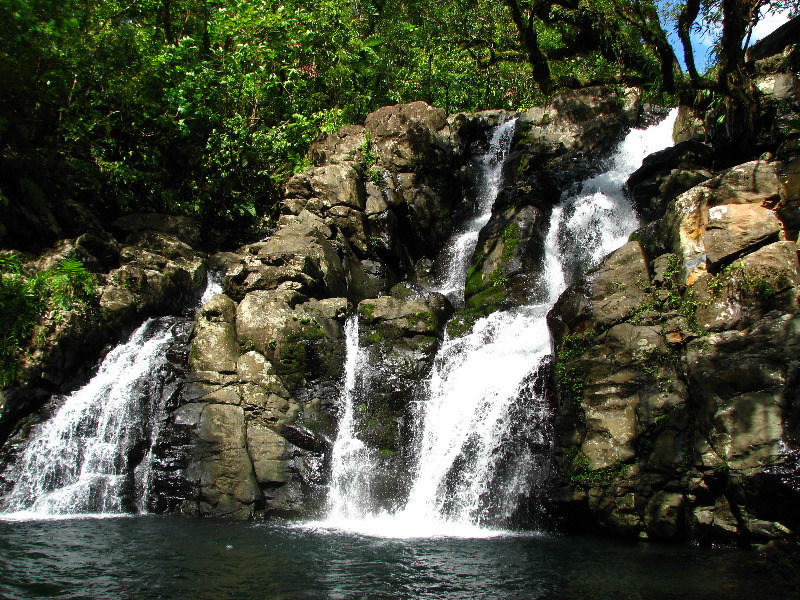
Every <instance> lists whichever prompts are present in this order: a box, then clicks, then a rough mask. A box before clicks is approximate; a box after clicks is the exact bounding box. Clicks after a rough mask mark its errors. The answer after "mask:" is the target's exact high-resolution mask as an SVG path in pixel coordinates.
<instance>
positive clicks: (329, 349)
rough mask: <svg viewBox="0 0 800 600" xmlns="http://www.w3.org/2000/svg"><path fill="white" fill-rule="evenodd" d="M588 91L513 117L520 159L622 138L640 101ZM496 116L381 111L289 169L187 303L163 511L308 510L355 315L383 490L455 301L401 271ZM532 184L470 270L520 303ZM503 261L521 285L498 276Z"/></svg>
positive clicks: (437, 229) (566, 157)
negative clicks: (220, 278) (220, 276)
mask: <svg viewBox="0 0 800 600" xmlns="http://www.w3.org/2000/svg"><path fill="white" fill-rule="evenodd" d="M599 91H600V90H591V91H590V92H588V93H586V94H583V95H577V96H563V97H559V98H557V99H556V100H555V101H554V102H553V104H552V105H551V106H550V107H548V109H547V111H546V112H543V113H542V114H539V113H536V114H531V115H528V116H527V117H523V119H522V120H523V123H525V127H524V132H523V133H521V134H520V135H519V140H520V141H519V143H518V146H519V147H518V150H517V156H518V159H517V161H518V162H519V163H520V164H523V163H524V166H521V167H519V169H520V171H521V172H525V173H527V176H528V177H529V179H531V180H533V179H535V178H536V177H539V175H537V174H536V173H535V171H536V169H535V167H534V163H535V161H534V160H533V159H532V158H531V156H529V154H530V153H531V152H534V150H533V149H534V148H535V152H538V153H539V154H537V155H536V158H539V157H545V158H546V159H547V160H548V161H549V162H548V163H547V164H548V165H549V168H550V169H551V172H550V173H548V174H547V175H546V177H549V178H550V179H552V180H553V181H556V180H566V179H567V178H569V177H572V175H568V174H567V172H569V171H574V168H573V167H572V166H571V163H572V162H574V161H575V160H577V158H578V157H579V156H583V155H585V154H589V153H598V152H601V151H602V150H604V149H607V148H610V146H611V144H612V143H613V140H609V139H608V138H607V137H604V136H602V135H601V133H600V132H601V131H605V132H606V133H607V132H608V131H609V130H612V131H613V132H614V135H617V134H621V133H622V131H623V129H624V128H625V127H627V126H629V125H630V123H631V122H632V120H633V119H634V118H635V114H634V113H637V111H638V105H637V104H636V102H634V101H633V100H632V99H631V97H629V96H625V95H618V94H615V93H611V92H608V94H601V95H600V96H596V95H595V92H599ZM534 112H535V111H534ZM506 118H507V115H506V114H504V113H502V112H499V111H495V112H487V113H478V114H475V115H468V114H459V115H454V116H452V117H449V118H448V117H447V116H446V115H445V113H444V112H443V111H441V110H440V109H436V108H432V107H430V106H427V105H426V104H424V103H421V102H415V103H412V104H408V105H400V106H390V107H384V108H382V109H380V110H378V111H376V112H375V113H373V114H371V115H369V116H368V118H367V120H366V123H365V125H364V127H355V126H348V127H345V128H342V129H340V130H339V131H338V132H337V133H336V134H333V135H328V136H326V137H324V138H322V139H320V140H318V141H317V142H316V143H315V144H314V145H313V146H312V148H311V149H310V153H309V156H310V158H311V160H312V161H313V164H314V166H313V167H312V168H311V169H310V170H308V171H306V172H304V173H300V174H298V175H295V176H294V177H293V178H292V179H291V180H290V181H289V182H288V184H287V187H286V195H285V199H284V200H283V202H282V204H281V212H282V216H281V218H280V220H279V222H278V227H277V229H276V231H275V232H274V234H273V235H272V236H271V237H269V238H268V239H266V240H265V241H262V242H258V243H255V244H251V245H249V246H245V247H243V248H241V249H239V250H238V251H237V253H235V255H234V256H228V257H227V259H226V260H227V261H228V263H229V267H228V269H227V274H226V277H225V281H224V284H223V289H224V292H225V294H224V295H220V296H217V297H215V298H213V299H212V300H211V301H209V302H208V303H207V304H206V305H205V306H203V307H202V308H201V309H200V310H199V312H198V318H197V322H196V327H195V333H194V338H193V340H192V344H191V350H190V358H189V370H190V373H189V376H188V379H189V382H190V383H188V384H187V385H186V387H185V388H184V390H183V395H182V400H181V403H180V405H179V406H178V407H177V408H176V409H175V410H174V411H173V412H172V414H171V416H170V424H171V425H170V427H168V428H167V429H168V430H169V431H171V434H168V435H172V436H173V437H174V439H173V441H171V442H170V443H169V445H171V446H173V447H179V446H180V447H183V448H184V449H185V451H184V452H182V453H177V454H173V457H172V460H173V464H174V469H175V470H176V471H178V472H182V473H184V478H185V486H184V487H185V489H186V490H190V491H189V492H185V493H184V494H183V499H182V500H179V497H180V494H178V493H173V492H169V491H165V493H164V495H163V501H162V507H161V509H163V510H172V511H182V512H186V513H191V514H202V515H226V516H233V517H249V516H252V515H255V514H261V513H265V514H271V513H276V512H277V513H280V514H310V513H313V512H314V510H315V509H316V508H317V507H318V501H319V500H320V498H321V496H322V492H323V487H322V486H323V485H324V483H325V478H326V476H327V470H326V456H327V454H326V452H327V450H328V449H329V447H330V444H331V441H330V440H331V439H333V438H334V437H335V434H336V422H337V418H338V413H339V410H340V409H341V407H340V405H339V400H338V395H339V390H340V384H341V378H342V369H343V364H344V358H345V339H344V334H343V326H344V324H345V320H346V319H347V318H348V316H350V315H353V314H354V313H355V315H356V316H357V318H358V319H359V322H360V327H359V332H360V336H359V337H360V340H359V346H360V352H361V357H362V360H364V361H367V362H368V363H369V364H370V365H374V367H373V368H372V369H369V370H363V372H362V380H361V381H360V383H359V385H360V393H361V397H362V398H363V401H362V402H361V404H359V407H358V410H357V411H356V412H357V415H356V421H357V424H356V427H357V429H358V431H359V436H360V438H361V439H362V440H363V441H364V442H365V443H366V444H367V445H368V446H369V447H371V448H372V449H373V450H374V451H375V453H376V455H378V456H380V457H381V460H382V461H383V463H385V464H384V467H385V468H386V471H387V473H391V477H387V478H386V481H385V482H383V483H381V484H380V485H381V486H384V487H386V488H387V490H388V489H391V490H394V491H393V492H391V493H392V494H394V493H396V492H397V490H400V489H402V488H403V481H404V480H405V478H406V477H407V475H408V473H407V467H408V464H407V463H408V461H407V459H408V458H409V457H410V454H411V453H410V446H411V443H412V434H413V432H412V431H410V429H409V426H410V421H411V415H410V408H409V406H410V405H409V403H410V402H411V401H413V400H418V399H419V393H420V389H421V386H422V385H423V384H424V382H425V381H426V379H427V377H428V374H429V373H430V370H431V368H432V362H433V359H434V357H435V354H436V350H437V349H438V347H439V342H440V339H441V336H442V334H443V329H444V326H445V323H446V322H447V320H448V318H449V317H450V315H451V314H452V312H453V307H452V306H451V305H450V303H449V301H448V300H447V299H446V298H445V297H444V296H442V295H440V294H437V293H433V292H430V291H429V290H427V289H426V288H425V287H424V286H423V285H421V284H420V283H417V282H416V281H417V280H419V281H420V282H424V279H425V275H426V273H427V271H428V268H429V267H430V265H431V263H432V261H433V259H435V257H436V256H437V254H438V253H439V251H440V250H441V247H442V245H443V243H444V242H445V241H446V240H447V238H448V236H449V235H450V233H451V232H452V228H453V225H454V224H455V223H457V222H458V221H459V220H460V219H462V218H463V217H464V216H465V215H466V214H468V213H469V211H470V210H471V207H470V206H468V205H466V203H464V202H463V199H464V197H465V195H466V193H467V189H466V187H467V185H468V183H469V182H470V177H469V175H470V174H469V169H470V167H469V161H468V157H469V155H470V153H472V152H478V151H482V150H485V148H486V147H487V144H488V138H487V134H488V132H489V130H490V129H491V128H492V127H494V126H495V125H497V124H499V123H501V122H503V121H504V120H505V119H506ZM581 136H582V137H581ZM579 138H580V139H581V140H583V141H582V142H580V143H579V142H578V139H579ZM526 169H528V170H527V171H526ZM525 181H526V182H528V179H526V180H525ZM533 185H534V184H533V183H525V184H524V186H527V187H524V190H525V191H520V190H519V185H518V186H516V187H515V188H514V189H513V190H512V191H510V192H509V193H508V195H507V198H506V199H505V200H504V201H503V202H502V203H501V204H500V205H499V207H498V209H497V211H496V214H495V216H494V217H493V221H492V223H490V226H489V228H487V231H488V232H490V233H488V234H485V238H484V242H483V243H484V245H485V247H486V250H484V251H483V252H484V254H485V257H484V259H482V260H480V261H478V263H480V266H479V267H478V268H476V269H474V270H475V271H476V272H479V273H480V274H484V273H488V272H489V269H491V271H492V272H494V271H495V270H499V272H502V273H503V277H504V279H503V280H502V281H501V282H500V288H502V289H504V290H508V294H507V295H508V296H509V297H510V298H512V302H514V303H517V304H521V303H524V302H525V301H526V300H527V297H528V294H529V289H528V286H527V284H526V283H525V284H523V283H522V281H523V280H524V281H525V282H527V276H528V274H530V273H532V272H535V270H536V269H537V268H538V260H539V258H540V252H541V239H540V238H541V230H540V226H541V224H542V219H543V217H544V215H545V214H546V211H548V210H549V208H550V206H552V204H553V203H554V202H555V201H556V200H557V199H558V193H557V192H554V189H555V188H553V187H549V188H547V194H549V195H547V196H545V197H543V196H541V195H536V194H534V193H533V192H531V193H530V195H526V194H528V191H529V190H530V189H532V186H533ZM543 185H544V184H543ZM548 185H550V184H548ZM552 185H556V184H552ZM509 231H513V237H514V239H513V240H512V239H511V238H510V236H509V233H508V232H509ZM515 248H516V250H515ZM503 269H505V270H503ZM511 269H513V270H514V271H513V274H514V275H515V276H517V275H518V276H519V279H520V283H519V285H516V284H513V283H511V282H510V281H509V279H510V277H509V275H510V274H511V271H510V270H511ZM480 276H481V275H479V277H480ZM398 281H404V282H405V283H402V284H398ZM492 283H495V281H494V280H492ZM500 288H497V289H500ZM492 289H495V288H492ZM484 296H486V295H485V294H484ZM473 302H474V298H473ZM500 304H502V305H506V304H507V303H506V302H505V300H504V301H503V302H498V303H494V304H492V303H490V302H488V300H487V299H486V297H484V298H483V300H482V301H481V302H480V303H479V306H480V310H485V311H486V312H489V311H490V310H491V309H492V308H495V307H496V306H498V305H500ZM476 314H477V311H476Z"/></svg>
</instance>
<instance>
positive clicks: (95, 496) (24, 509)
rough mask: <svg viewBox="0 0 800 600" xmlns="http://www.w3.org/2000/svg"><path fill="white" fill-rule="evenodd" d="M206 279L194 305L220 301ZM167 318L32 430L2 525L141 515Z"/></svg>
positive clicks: (215, 283)
mask: <svg viewBox="0 0 800 600" xmlns="http://www.w3.org/2000/svg"><path fill="white" fill-rule="evenodd" d="M220 290H221V288H220V285H219V277H215V276H214V275H213V274H212V273H209V277H208V279H207V283H206V288H205V290H204V292H203V294H202V297H201V300H200V302H201V305H202V303H204V302H205V301H207V300H208V299H210V297H211V296H212V295H213V294H215V293H219V291H220ZM174 325H175V319H174V318H169V317H166V318H162V319H148V320H147V321H145V322H144V323H142V325H141V326H139V328H138V329H136V330H135V331H134V332H133V333H132V334H131V336H130V337H129V339H128V340H127V341H126V342H124V343H122V344H119V345H118V346H116V347H115V348H114V349H112V350H111V351H110V352H109V353H108V354H107V355H106V357H105V358H104V359H103V361H102V363H101V364H100V367H99V368H98V371H97V373H96V374H95V375H94V376H93V377H92V378H91V379H90V380H89V381H88V382H87V383H86V385H84V386H83V387H82V388H80V389H78V390H76V391H75V392H73V393H71V394H69V395H68V396H66V397H64V399H63V401H62V403H61V405H60V406H59V407H58V408H57V409H56V410H55V411H54V413H53V415H52V416H50V417H49V418H47V419H46V420H45V421H43V422H41V423H39V424H37V425H35V426H34V427H33V429H32V431H31V434H30V436H29V437H28V440H27V442H26V444H25V447H24V449H23V450H22V451H21V452H20V455H19V456H18V457H17V460H16V461H15V463H14V464H13V465H12V466H10V467H9V469H8V471H6V473H4V474H3V477H4V479H6V480H7V481H11V482H13V487H12V488H11V491H10V492H9V493H8V494H7V495H6V496H5V497H4V498H2V499H0V515H1V516H2V518H4V519H28V518H36V519H41V518H53V517H58V516H59V515H70V516H76V515H83V516H92V517H97V516H103V515H105V516H108V515H121V514H128V513H130V512H131V511H132V510H133V511H136V512H147V503H148V498H149V493H150V488H151V483H152V453H153V448H154V446H155V443H156V440H157V439H158V435H159V432H160V431H159V430H160V425H161V422H162V417H163V415H162V414H161V413H162V412H163V407H162V406H161V402H162V398H161V396H162V394H161V386H162V385H163V379H164V375H165V374H164V369H165V368H166V365H167V356H166V354H167V350H168V349H169V347H170V345H171V344H172V343H173V339H174V338H173V326H174Z"/></svg>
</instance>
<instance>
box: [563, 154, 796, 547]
mask: <svg viewBox="0 0 800 600" xmlns="http://www.w3.org/2000/svg"><path fill="white" fill-rule="evenodd" d="M689 144H692V145H689ZM698 151H699V152H700V154H698ZM704 153H705V150H703V149H702V148H701V146H697V145H696V144H695V143H694V142H686V143H684V144H680V145H678V146H676V147H675V148H673V149H671V150H670V151H666V152H664V153H661V155H660V156H654V157H651V159H649V160H648V161H646V162H645V165H644V166H643V167H642V169H641V170H640V171H639V172H638V173H636V174H634V176H633V177H632V178H631V181H629V186H630V187H631V188H632V190H633V196H634V198H635V199H636V200H637V202H639V204H640V206H642V207H643V210H642V214H644V215H647V216H648V217H650V218H652V219H655V221H654V222H651V223H650V224H648V225H647V226H645V227H643V228H642V229H641V230H640V231H639V232H637V233H636V234H634V235H633V236H632V240H633V241H630V242H629V243H628V244H626V245H625V246H623V247H622V248H620V249H619V250H617V251H616V252H614V253H613V254H611V255H610V256H609V257H607V258H606V259H605V260H604V262H603V263H602V264H601V265H600V266H599V267H597V268H596V269H595V270H594V271H592V272H590V273H589V274H587V275H586V277H585V278H583V279H582V280H581V281H579V282H578V283H577V284H575V285H574V286H573V287H571V288H570V289H569V290H568V291H567V292H565V294H564V295H563V296H562V297H561V299H560V300H559V302H558V304H557V305H556V306H555V308H554V309H553V310H552V312H551V314H550V315H549V321H550V325H551V329H552V331H553V334H554V338H555V345H556V348H557V356H556V368H555V371H556V377H557V392H558V393H557V398H558V416H557V423H558V427H557V430H558V441H557V445H558V451H557V454H558V461H559V463H560V465H561V468H562V478H561V479H560V481H559V482H558V485H557V489H558V490H559V491H558V493H557V495H556V499H555V502H554V504H555V511H556V512H558V513H560V514H562V515H563V516H564V517H565V522H569V521H570V520H573V521H572V523H573V525H577V526H578V527H587V526H588V527H595V528H601V529H603V530H605V531H608V532H612V533H614V534H617V535H623V536H629V537H648V538H655V539H694V540H699V541H701V542H707V543H711V542H722V543H731V542H738V543H759V542H760V543H763V542H765V541H768V540H770V539H775V538H791V537H792V536H793V535H794V532H797V528H798V526H799V525H800V522H799V521H798V517H797V511H796V510H795V509H794V508H792V507H793V506H797V502H798V501H800V488H798V486H797V485H796V484H795V483H792V481H791V479H790V478H787V477H786V474H787V473H790V472H793V470H794V469H795V468H796V467H795V457H794V456H793V454H792V452H790V451H789V449H791V448H794V447H795V444H796V443H797V442H798V441H799V440H798V437H797V435H798V429H797V417H796V413H797V407H796V404H797V397H798V389H800V380H798V359H797V357H798V354H797V351H798V343H800V304H799V303H798V297H800V289H798V281H800V266H799V265H798V258H797V250H798V249H797V244H796V242H795V241H794V240H795V238H796V235H795V234H793V233H792V231H791V230H789V229H788V228H787V227H786V226H785V224H784V222H783V221H781V219H780V218H779V216H778V215H780V214H781V213H785V212H786V211H790V210H791V209H790V208H789V207H790V206H791V205H792V203H793V202H796V200H795V199H794V197H795V196H796V193H794V192H790V193H789V194H788V195H787V189H786V188H785V187H784V186H783V185H782V184H781V181H780V179H779V177H778V176H777V171H780V170H782V169H784V168H785V165H782V164H779V163H772V162H767V161H764V160H756V161H752V162H749V163H745V164H742V165H738V166H736V167H733V168H730V169H727V170H725V171H723V172H720V173H717V174H712V173H710V172H707V171H705V166H704V164H703V161H702V160H700V161H698V160H697V157H698V156H702V155H703V154H704ZM705 164H707V163H705ZM685 167H688V168H685ZM676 177H679V178H680V179H681V182H680V184H673V183H670V182H672V181H675V179H676ZM693 179H699V180H700V182H698V183H696V184H695V185H692V186H690V187H688V189H685V190H683V191H681V188H683V187H686V185H687V183H688V182H691V181H692V180H693Z"/></svg>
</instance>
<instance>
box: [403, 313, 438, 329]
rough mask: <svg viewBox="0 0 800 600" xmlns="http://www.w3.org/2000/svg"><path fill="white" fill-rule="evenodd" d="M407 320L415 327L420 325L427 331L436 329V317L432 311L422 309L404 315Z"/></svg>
mask: <svg viewBox="0 0 800 600" xmlns="http://www.w3.org/2000/svg"><path fill="white" fill-rule="evenodd" d="M406 318H407V319H408V322H409V323H410V324H411V325H412V326H413V327H415V328H419V326H420V325H422V326H423V327H424V328H425V329H426V330H427V331H434V330H436V326H437V325H438V319H437V318H436V316H435V315H434V314H433V313H432V312H428V311H422V312H418V313H416V314H413V315H409V316H408V317H406Z"/></svg>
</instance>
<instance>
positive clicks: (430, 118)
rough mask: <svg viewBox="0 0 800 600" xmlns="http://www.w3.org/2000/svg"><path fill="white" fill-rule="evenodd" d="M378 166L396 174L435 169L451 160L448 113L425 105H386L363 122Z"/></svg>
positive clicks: (418, 103) (419, 103)
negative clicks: (448, 145) (448, 139)
mask: <svg viewBox="0 0 800 600" xmlns="http://www.w3.org/2000/svg"><path fill="white" fill-rule="evenodd" d="M364 127H365V131H366V134H367V135H368V136H369V140H370V144H371V147H374V152H375V154H376V155H377V159H378V163H379V164H380V165H381V166H382V167H384V168H385V169H388V170H389V171H393V172H395V173H403V172H415V171H420V170H426V169H432V168H436V167H437V166H440V165H441V164H442V163H444V162H446V161H447V160H448V150H447V145H446V143H445V140H446V136H447V133H448V132H447V131H446V128H447V114H446V113H445V111H444V110H442V109H441V108H434V107H431V106H428V105H427V104H425V103H424V102H412V103H410V104H398V105H395V106H384V107H383V108H379V109H378V110H377V111H375V112H373V113H370V114H369V115H367V119H366V121H365V123H364Z"/></svg>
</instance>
